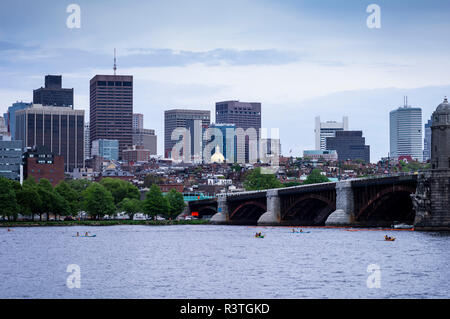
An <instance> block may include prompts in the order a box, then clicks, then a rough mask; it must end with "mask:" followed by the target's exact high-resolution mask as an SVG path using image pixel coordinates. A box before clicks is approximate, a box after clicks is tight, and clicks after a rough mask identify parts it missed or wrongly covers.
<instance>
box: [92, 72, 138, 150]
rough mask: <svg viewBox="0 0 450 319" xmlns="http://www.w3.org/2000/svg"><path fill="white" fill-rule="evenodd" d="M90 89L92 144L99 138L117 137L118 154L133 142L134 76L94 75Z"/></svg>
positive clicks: (114, 138) (110, 138) (113, 138)
mask: <svg viewBox="0 0 450 319" xmlns="http://www.w3.org/2000/svg"><path fill="white" fill-rule="evenodd" d="M90 92H91V94H90V114H89V115H90V121H89V125H90V141H91V142H90V143H91V146H92V141H94V140H98V139H109V140H118V141H119V157H121V154H122V151H123V150H124V149H126V148H127V147H131V146H132V144H133V140H132V126H133V123H132V122H133V76H129V75H96V76H94V77H93V78H92V79H91V81H90Z"/></svg>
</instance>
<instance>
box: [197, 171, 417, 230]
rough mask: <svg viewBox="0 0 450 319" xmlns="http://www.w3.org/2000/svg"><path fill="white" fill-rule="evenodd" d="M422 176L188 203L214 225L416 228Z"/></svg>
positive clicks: (284, 190) (223, 197) (358, 180)
mask: <svg viewBox="0 0 450 319" xmlns="http://www.w3.org/2000/svg"><path fill="white" fill-rule="evenodd" d="M416 188H417V175H413V174H412V175H397V176H389V177H379V178H366V179H354V180H347V181H341V182H337V183H323V184H313V185H303V186H295V187H289V188H279V189H269V190H264V191H252V192H241V193H227V194H221V195H219V196H218V198H217V200H216V199H213V200H211V199H209V200H199V201H194V202H190V203H189V210H190V212H197V213H198V215H199V216H200V217H201V216H212V218H211V222H212V223H215V224H230V225H286V226H325V225H330V226H331V225H335V226H342V225H354V226H391V225H392V223H393V222H394V221H395V222H400V223H407V224H409V225H412V224H413V223H414V218H415V212H414V208H413V203H412V200H411V195H412V194H414V193H415V192H416Z"/></svg>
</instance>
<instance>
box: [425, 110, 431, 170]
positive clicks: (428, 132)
mask: <svg viewBox="0 0 450 319" xmlns="http://www.w3.org/2000/svg"><path fill="white" fill-rule="evenodd" d="M432 125H433V117H431V119H429V120H428V122H427V123H425V131H424V132H425V137H424V139H423V161H424V162H426V161H428V160H429V159H430V158H431V126H432Z"/></svg>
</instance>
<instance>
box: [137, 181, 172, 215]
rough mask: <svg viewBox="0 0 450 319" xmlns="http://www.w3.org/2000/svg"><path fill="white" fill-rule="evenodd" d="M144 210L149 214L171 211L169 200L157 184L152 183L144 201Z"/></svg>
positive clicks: (162, 213)
mask: <svg viewBox="0 0 450 319" xmlns="http://www.w3.org/2000/svg"><path fill="white" fill-rule="evenodd" d="M143 208H144V211H145V213H146V214H147V215H149V216H155V215H166V214H168V213H169V202H168V201H167V198H166V197H164V195H163V193H162V192H161V189H160V188H159V187H158V186H157V185H152V186H151V187H150V190H149V191H148V192H147V195H146V198H145V201H144V207H143Z"/></svg>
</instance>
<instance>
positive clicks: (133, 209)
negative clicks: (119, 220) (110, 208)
mask: <svg viewBox="0 0 450 319" xmlns="http://www.w3.org/2000/svg"><path fill="white" fill-rule="evenodd" d="M142 206H143V205H142V202H141V201H140V200H139V199H136V198H131V199H130V198H124V199H123V200H122V201H121V202H120V203H119V208H120V210H121V211H124V212H125V213H126V214H127V215H128V216H129V217H130V219H133V217H134V215H135V214H136V213H139V212H141V211H142Z"/></svg>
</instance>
